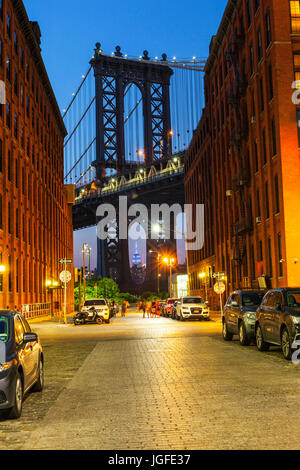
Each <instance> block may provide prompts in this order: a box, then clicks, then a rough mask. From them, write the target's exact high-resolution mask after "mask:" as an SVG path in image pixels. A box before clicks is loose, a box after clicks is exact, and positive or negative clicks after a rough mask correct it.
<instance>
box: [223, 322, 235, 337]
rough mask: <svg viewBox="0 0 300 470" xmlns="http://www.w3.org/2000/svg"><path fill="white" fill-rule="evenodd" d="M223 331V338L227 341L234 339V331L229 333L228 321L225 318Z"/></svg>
mask: <svg viewBox="0 0 300 470" xmlns="http://www.w3.org/2000/svg"><path fill="white" fill-rule="evenodd" d="M222 332H223V339H224V340H225V341H231V340H232V338H233V334H232V333H229V331H228V327H227V323H226V321H225V320H224V321H223V329H222Z"/></svg>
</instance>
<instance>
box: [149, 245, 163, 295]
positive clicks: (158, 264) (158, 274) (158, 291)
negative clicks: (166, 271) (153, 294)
mask: <svg viewBox="0 0 300 470" xmlns="http://www.w3.org/2000/svg"><path fill="white" fill-rule="evenodd" d="M149 253H156V254H157V293H158V294H159V293H160V282H159V281H160V258H161V254H160V253H159V252H158V251H155V250H150V251H149Z"/></svg>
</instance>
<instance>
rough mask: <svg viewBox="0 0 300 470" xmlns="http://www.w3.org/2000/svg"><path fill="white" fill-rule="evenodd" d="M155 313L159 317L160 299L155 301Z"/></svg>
mask: <svg viewBox="0 0 300 470" xmlns="http://www.w3.org/2000/svg"><path fill="white" fill-rule="evenodd" d="M156 315H157V316H158V317H160V301H159V300H157V301H156Z"/></svg>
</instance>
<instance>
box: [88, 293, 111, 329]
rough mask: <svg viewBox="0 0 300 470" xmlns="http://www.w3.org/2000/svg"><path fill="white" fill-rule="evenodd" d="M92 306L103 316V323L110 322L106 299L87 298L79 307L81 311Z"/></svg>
mask: <svg viewBox="0 0 300 470" xmlns="http://www.w3.org/2000/svg"><path fill="white" fill-rule="evenodd" d="M92 307H93V308H94V309H95V310H96V311H97V313H98V314H99V315H100V316H101V317H103V319H104V321H105V323H109V322H110V309H109V305H108V303H107V301H106V300H105V299H88V300H86V301H85V302H84V305H83V307H82V309H81V311H82V312H84V311H88V310H90V309H91V308H92Z"/></svg>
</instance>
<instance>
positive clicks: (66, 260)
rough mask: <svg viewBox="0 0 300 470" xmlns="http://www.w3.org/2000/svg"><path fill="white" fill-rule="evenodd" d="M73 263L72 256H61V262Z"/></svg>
mask: <svg viewBox="0 0 300 470" xmlns="http://www.w3.org/2000/svg"><path fill="white" fill-rule="evenodd" d="M72 263H73V260H72V259H70V258H61V259H60V260H59V264H72Z"/></svg>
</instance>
